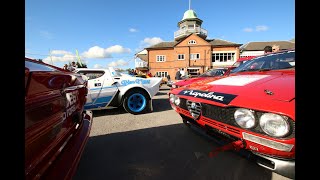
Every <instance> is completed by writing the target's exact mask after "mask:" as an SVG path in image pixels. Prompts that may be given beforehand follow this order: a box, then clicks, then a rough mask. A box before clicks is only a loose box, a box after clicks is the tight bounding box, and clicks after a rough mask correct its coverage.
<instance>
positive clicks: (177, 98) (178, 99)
mask: <svg viewBox="0 0 320 180" xmlns="http://www.w3.org/2000/svg"><path fill="white" fill-rule="evenodd" d="M174 104H175V105H177V106H179V104H180V98H179V97H178V96H176V99H175V100H174Z"/></svg>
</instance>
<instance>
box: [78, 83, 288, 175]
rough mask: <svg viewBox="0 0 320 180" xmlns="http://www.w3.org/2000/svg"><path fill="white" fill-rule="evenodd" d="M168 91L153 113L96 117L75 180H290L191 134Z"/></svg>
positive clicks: (110, 112) (161, 94) (114, 113)
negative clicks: (173, 107)
mask: <svg viewBox="0 0 320 180" xmlns="http://www.w3.org/2000/svg"><path fill="white" fill-rule="evenodd" d="M168 92H169V87H167V86H162V87H161V89H160V91H159V92H158V94H157V95H156V96H154V97H153V108H154V111H153V112H152V113H148V114H143V115H132V114H129V113H127V112H126V111H125V110H124V109H123V108H116V109H108V110H100V111H93V116H94V118H93V124H92V129H91V133H90V138H89V140H88V142H87V144H86V147H85V150H84V152H83V154H82V157H81V160H80V163H79V166H78V169H77V172H76V174H75V176H74V178H73V179H74V180H89V179H90V180H100V179H101V180H106V179H108V180H131V179H133V180H147V179H148V180H149V179H156V180H158V179H159V180H171V179H172V180H180V179H181V180H193V179H195V180H211V179H214V180H218V179H224V180H229V179H230V180H242V179H244V180H288V178H286V177H283V176H281V175H278V174H276V173H272V172H271V171H269V170H267V169H265V168H263V167H260V166H259V165H257V164H256V163H254V162H252V161H248V160H247V159H245V158H244V157H242V156H239V155H238V154H237V153H235V152H233V151H225V152H220V153H219V154H217V155H216V156H214V157H211V158H210V157H208V153H209V152H210V151H211V150H213V149H214V148H216V147H218V146H220V145H219V144H217V143H216V142H215V141H213V140H212V139H210V138H209V137H207V136H206V135H204V134H201V133H199V132H197V131H194V130H192V129H190V128H188V127H187V126H186V125H184V124H183V123H182V119H181V117H180V116H179V115H178V114H177V113H176V112H175V111H174V110H173V109H172V108H171V106H170V104H169V100H168V94H167V93H168Z"/></svg>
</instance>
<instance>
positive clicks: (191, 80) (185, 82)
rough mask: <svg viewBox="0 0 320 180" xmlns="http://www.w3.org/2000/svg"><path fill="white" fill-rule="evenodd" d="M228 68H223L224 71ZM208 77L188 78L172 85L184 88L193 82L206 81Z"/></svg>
mask: <svg viewBox="0 0 320 180" xmlns="http://www.w3.org/2000/svg"><path fill="white" fill-rule="evenodd" d="M229 68H230V67H227V68H225V69H226V70H227V71H229ZM227 71H226V72H227ZM208 77H209V76H203V77H201V76H199V77H193V78H188V79H184V80H178V81H177V82H175V83H173V85H176V86H178V87H181V86H186V85H188V84H192V83H194V82H197V81H201V80H204V79H206V78H208ZM212 77H214V76H212ZM171 89H173V88H171Z"/></svg>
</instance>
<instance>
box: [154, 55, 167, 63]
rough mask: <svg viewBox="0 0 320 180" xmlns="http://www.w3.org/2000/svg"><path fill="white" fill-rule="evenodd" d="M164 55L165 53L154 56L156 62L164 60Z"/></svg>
mask: <svg viewBox="0 0 320 180" xmlns="http://www.w3.org/2000/svg"><path fill="white" fill-rule="evenodd" d="M165 61H166V56H165V55H157V56H156V62H165Z"/></svg>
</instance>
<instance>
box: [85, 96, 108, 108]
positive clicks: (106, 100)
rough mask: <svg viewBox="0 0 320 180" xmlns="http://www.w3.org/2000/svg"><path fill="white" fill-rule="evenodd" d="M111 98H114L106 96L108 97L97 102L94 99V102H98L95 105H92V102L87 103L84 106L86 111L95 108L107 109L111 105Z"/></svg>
mask: <svg viewBox="0 0 320 180" xmlns="http://www.w3.org/2000/svg"><path fill="white" fill-rule="evenodd" d="M111 98H112V96H106V97H100V98H98V99H97V100H96V99H93V100H92V102H94V101H95V100H96V101H95V103H94V104H92V102H91V103H86V104H85V105H84V109H85V110H88V109H93V108H98V107H105V106H106V105H107V104H108V103H109V101H110V100H111Z"/></svg>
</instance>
